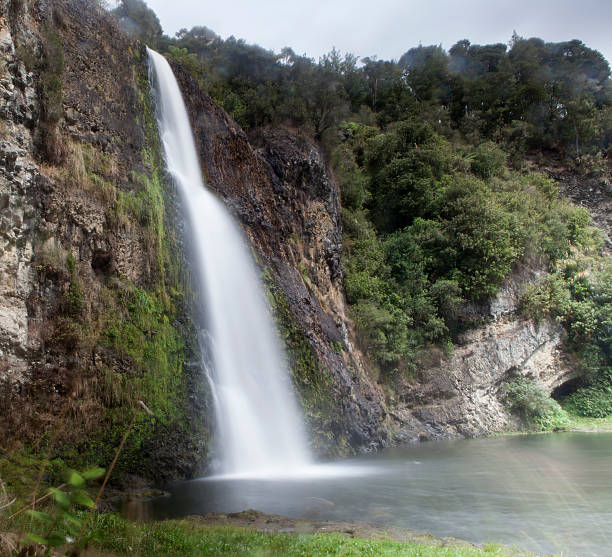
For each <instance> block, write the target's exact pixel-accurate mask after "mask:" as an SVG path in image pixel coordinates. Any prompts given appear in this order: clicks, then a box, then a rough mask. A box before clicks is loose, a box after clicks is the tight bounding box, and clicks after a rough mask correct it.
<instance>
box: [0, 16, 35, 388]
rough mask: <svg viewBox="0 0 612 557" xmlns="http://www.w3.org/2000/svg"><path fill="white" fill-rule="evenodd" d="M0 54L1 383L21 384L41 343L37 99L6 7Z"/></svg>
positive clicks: (0, 28)
mask: <svg viewBox="0 0 612 557" xmlns="http://www.w3.org/2000/svg"><path fill="white" fill-rule="evenodd" d="M13 30H14V32H16V24H14V25H13ZM0 56H1V57H2V60H3V62H4V63H3V64H2V65H0V118H1V122H0V380H3V381H8V382H10V383H11V384H21V383H23V382H24V381H26V379H27V377H28V375H29V370H30V368H31V363H32V361H35V360H36V355H37V354H38V352H39V350H40V344H41V340H40V333H39V331H38V330H37V329H38V327H37V323H36V318H35V317H34V316H32V315H31V314H30V312H29V311H28V299H29V298H30V295H31V293H32V291H33V290H34V288H35V279H36V272H35V270H34V268H33V267H32V265H31V260H32V254H33V242H34V237H35V216H36V213H37V212H38V210H39V209H40V203H39V202H38V201H37V200H36V196H35V194H34V192H35V190H36V189H37V186H38V183H39V178H40V172H39V166H38V164H37V163H36V161H35V160H34V158H33V156H32V152H33V133H32V130H33V128H34V124H35V121H36V117H37V112H38V98H37V94H36V90H35V83H34V76H33V74H32V72H28V71H27V70H26V68H25V65H24V63H23V62H22V61H20V60H19V59H18V58H17V56H16V45H15V42H14V40H13V34H12V32H11V26H10V24H9V12H8V9H7V7H6V6H4V10H3V11H2V12H1V13H0Z"/></svg>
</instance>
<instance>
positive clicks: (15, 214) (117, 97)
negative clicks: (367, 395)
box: [0, 0, 207, 479]
mask: <svg viewBox="0 0 612 557" xmlns="http://www.w3.org/2000/svg"><path fill="white" fill-rule="evenodd" d="M0 56H1V57H2V64H0V117H1V118H2V122H1V126H0V128H1V129H0V134H1V139H0V208H1V209H2V214H1V217H0V218H1V221H0V222H1V224H0V386H1V391H0V392H1V395H2V412H1V413H0V444H2V446H3V447H6V448H9V449H12V450H26V451H27V450H29V449H31V448H33V449H34V450H41V449H48V450H49V451H50V452H49V455H50V456H51V457H52V458H53V457H61V458H64V459H66V460H68V461H69V462H70V463H71V464H72V465H73V466H80V465H83V464H85V463H87V464H91V463H95V462H97V463H99V464H100V465H106V464H108V462H110V460H111V458H112V454H113V452H114V449H115V448H116V446H117V445H118V444H119V440H120V439H121V436H122V435H123V433H124V432H125V431H126V430H127V429H128V427H129V424H130V422H131V421H132V417H133V416H134V415H136V418H135V425H134V428H133V430H132V433H131V435H130V438H129V440H128V445H127V450H126V453H125V458H124V460H123V463H122V464H121V468H122V469H123V471H124V472H132V473H138V474H140V475H145V476H149V477H152V478H156V479H163V478H170V477H175V476H177V475H178V476H185V475H190V474H194V473H196V472H198V471H199V470H200V469H201V468H202V467H203V463H204V457H205V443H204V442H205V437H206V435H207V432H206V431H205V427H204V423H205V421H204V415H205V408H204V402H203V401H204V400H205V396H204V395H202V396H198V397H197V400H196V399H192V398H190V395H191V394H192V393H193V392H195V393H199V391H201V390H202V385H201V381H200V374H199V370H198V369H196V368H194V367H193V366H191V367H190V366H189V365H188V362H189V360H190V359H193V358H194V356H193V352H194V350H195V348H194V343H193V342H191V341H190V339H191V338H192V337H193V331H192V328H191V325H190V323H189V320H188V318H187V314H186V313H185V311H184V306H185V299H186V297H187V296H188V292H186V291H185V289H184V288H183V281H182V279H181V272H180V259H178V258H177V257H176V256H175V255H173V254H176V253H178V252H177V250H176V249H172V247H173V246H175V245H176V244H177V242H178V240H177V238H176V237H175V235H174V234H173V232H172V229H173V228H172V227H170V226H171V224H172V222H171V221H172V219H173V214H174V213H173V201H172V196H171V194H170V193H169V192H167V191H166V189H165V187H164V185H163V182H162V179H161V177H162V172H163V169H162V165H161V158H160V154H159V148H158V145H157V137H156V130H155V126H154V120H153V119H152V111H151V106H150V102H149V99H148V85H147V66H146V59H145V56H144V52H143V50H142V47H140V46H138V45H134V44H132V43H131V42H130V41H129V40H128V39H127V38H126V37H125V36H124V35H123V34H122V33H121V32H119V30H118V29H117V28H116V27H115V26H114V24H113V23H112V21H111V20H110V18H109V17H108V16H107V15H106V14H104V13H103V12H101V11H98V10H96V9H93V8H92V6H91V3H89V2H80V1H54V2H47V1H45V0H40V1H38V2H30V3H25V2H8V1H4V2H0ZM138 400H144V401H145V402H146V403H147V404H148V405H149V406H150V407H151V409H152V410H153V413H154V414H155V418H154V419H153V420H152V419H151V418H149V417H148V416H146V415H144V413H142V412H139V411H138V410H137V409H138V405H137V401H138ZM192 420H193V421H194V422H195V424H196V425H195V426H192V423H191V421H192ZM198 423H199V424H201V425H197V424H198Z"/></svg>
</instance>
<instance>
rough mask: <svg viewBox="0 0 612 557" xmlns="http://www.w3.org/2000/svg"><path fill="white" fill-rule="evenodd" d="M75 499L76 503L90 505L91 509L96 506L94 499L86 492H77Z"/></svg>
mask: <svg viewBox="0 0 612 557" xmlns="http://www.w3.org/2000/svg"><path fill="white" fill-rule="evenodd" d="M73 499H74V502H75V503H78V504H79V505H83V506H84V507H88V508H90V509H92V508H93V507H94V502H93V500H92V499H91V498H90V497H89V496H88V495H85V493H75V494H74V497H73Z"/></svg>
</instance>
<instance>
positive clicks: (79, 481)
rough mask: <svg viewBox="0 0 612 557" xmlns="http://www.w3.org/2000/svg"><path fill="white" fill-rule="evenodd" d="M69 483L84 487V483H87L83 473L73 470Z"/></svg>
mask: <svg viewBox="0 0 612 557" xmlns="http://www.w3.org/2000/svg"><path fill="white" fill-rule="evenodd" d="M68 483H69V484H70V485H72V486H74V487H83V485H85V480H84V479H83V477H82V476H81V474H79V473H78V472H75V471H74V470H72V471H71V472H70V477H69V478H68Z"/></svg>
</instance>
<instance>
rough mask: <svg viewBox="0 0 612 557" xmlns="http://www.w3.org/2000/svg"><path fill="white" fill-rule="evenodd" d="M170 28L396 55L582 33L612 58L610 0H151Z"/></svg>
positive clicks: (303, 48)
mask: <svg viewBox="0 0 612 557" xmlns="http://www.w3.org/2000/svg"><path fill="white" fill-rule="evenodd" d="M145 1H146V2H147V4H148V5H149V7H150V8H152V9H153V10H154V11H155V13H156V14H157V16H158V17H159V19H160V21H161V24H162V26H163V28H164V32H165V33H166V34H167V35H170V36H174V33H175V32H176V31H178V30H179V29H181V28H183V27H186V28H187V29H190V28H191V27H193V26H195V25H205V26H206V27H209V28H210V29H212V30H213V31H215V32H216V33H218V34H219V35H221V36H222V37H223V38H227V37H229V36H230V35H234V36H235V37H236V38H241V39H245V40H246V41H247V42H248V43H255V44H258V45H260V46H262V47H264V48H266V49H269V50H274V51H275V52H280V50H281V48H283V47H284V46H290V47H292V48H293V50H294V51H295V52H296V53H297V54H307V55H308V56H309V57H312V58H315V59H318V57H319V56H320V55H321V54H323V53H325V52H329V51H330V50H331V48H332V47H334V46H335V47H336V48H337V49H338V50H340V52H342V53H345V52H352V53H354V54H356V55H357V56H359V57H365V56H373V55H378V57H379V58H381V59H387V60H389V59H398V58H399V57H400V56H401V55H402V54H403V53H404V52H405V51H406V50H408V49H409V48H411V47H413V46H417V45H418V44H419V43H421V44H423V45H429V44H442V46H443V47H444V48H445V49H447V50H448V48H450V47H451V46H452V45H453V44H455V42H457V41H458V40H461V39H464V38H465V39H469V40H470V41H471V42H472V43H473V44H487V43H497V42H503V43H506V42H508V41H509V40H510V37H511V36H512V32H513V31H514V30H516V32H517V33H518V34H519V35H521V36H523V37H533V36H537V37H541V38H542V39H544V40H545V41H551V42H558V41H565V40H570V39H580V40H582V41H583V42H584V43H585V44H586V45H587V46H589V47H591V48H595V49H597V50H599V51H600V52H601V53H602V54H603V55H604V56H605V57H606V58H607V59H608V61H610V60H611V59H612V0H369V1H367V2H366V1H364V0H225V1H223V0H221V1H220V0H145Z"/></svg>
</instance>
